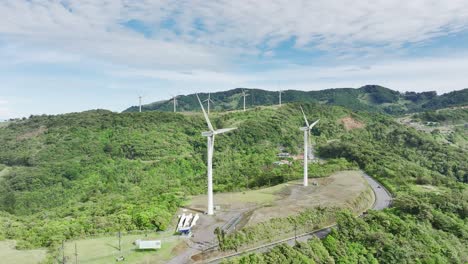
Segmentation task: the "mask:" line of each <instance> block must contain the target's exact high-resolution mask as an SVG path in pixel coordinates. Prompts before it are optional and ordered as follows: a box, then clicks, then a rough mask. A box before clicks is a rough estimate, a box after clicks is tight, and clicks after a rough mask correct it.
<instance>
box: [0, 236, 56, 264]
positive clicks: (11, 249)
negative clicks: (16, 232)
mask: <svg viewBox="0 0 468 264" xmlns="http://www.w3.org/2000/svg"><path fill="white" fill-rule="evenodd" d="M15 245H16V242H15V241H14V240H5V241H0V263H12V264H13V263H14V264H16V263H18V264H36V263H40V262H41V261H43V260H44V259H45V256H46V254H47V250H45V249H33V250H17V249H15Z"/></svg>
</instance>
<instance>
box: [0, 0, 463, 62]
mask: <svg viewBox="0 0 468 264" xmlns="http://www.w3.org/2000/svg"><path fill="white" fill-rule="evenodd" d="M0 17H2V23H0V34H3V35H4V37H5V38H6V39H7V41H9V42H22V43H24V42H27V43H31V45H33V44H34V45H40V46H45V47H48V48H52V49H57V50H66V51H68V52H72V53H78V54H81V53H83V54H85V55H87V56H90V57H93V58H94V57H95V56H98V57H101V58H103V59H105V60H115V61H117V62H119V63H123V64H130V65H136V64H140V65H141V64H146V65H159V66H168V67H176V66H177V67H184V66H185V68H189V67H190V66H191V67H193V66H200V67H211V68H216V67H219V66H216V65H218V64H220V63H222V62H226V60H229V58H232V57H226V56H233V54H260V53H262V50H261V49H260V48H258V47H260V46H262V47H266V48H267V49H268V50H270V49H272V48H275V47H277V46H278V44H279V43H280V42H282V41H285V40H288V39H290V38H295V39H296V43H295V46H296V47H297V48H311V47H312V46H313V47H316V48H319V49H323V50H335V51H336V52H339V53H343V52H346V51H349V52H355V51H356V49H357V50H360V51H364V52H369V51H372V50H374V49H379V50H381V49H382V48H383V47H387V48H392V49H393V48H395V47H400V46H401V45H403V44H405V43H414V42H424V41H427V40H428V39H431V38H434V37H437V36H441V35H447V34H450V33H453V32H459V31H461V30H464V29H466V28H467V25H468V3H467V1H466V0H451V1H437V0H413V1H409V2H408V1H406V0H393V1H387V0H375V1H367V0H361V1H356V0H344V1H328V0H316V1H308V0H302V1H301V0H296V1H286V0H271V1H266V0H239V1H231V0H219V1H204V0H192V1H183V0H178V1H177V0H176V1H169V0H161V1H149V0H147V1H131V0H112V1H110V0H101V1H92V0H80V1H78V0H63V1H59V0H48V1H43V0H32V1H26V0H5V1H2V2H1V3H0ZM129 20H137V21H141V23H143V24H144V25H145V27H147V28H148V29H149V30H151V31H152V32H153V35H152V37H151V38H146V37H144V36H143V35H142V34H140V33H138V32H134V31H132V30H130V29H128V28H125V27H123V26H122V25H121V23H123V22H126V21H129ZM163 23H166V24H170V26H169V27H168V26H166V27H162V26H161V25H162V24H163ZM376 45H377V46H378V48H375V46H376ZM266 54H272V53H271V52H270V51H267V52H266Z"/></svg>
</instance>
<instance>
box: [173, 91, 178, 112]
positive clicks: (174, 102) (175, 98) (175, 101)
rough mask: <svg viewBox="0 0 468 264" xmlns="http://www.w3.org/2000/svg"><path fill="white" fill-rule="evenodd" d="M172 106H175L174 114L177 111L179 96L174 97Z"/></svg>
mask: <svg viewBox="0 0 468 264" xmlns="http://www.w3.org/2000/svg"><path fill="white" fill-rule="evenodd" d="M172 104H174V113H175V112H176V111H177V108H176V107H177V95H175V96H173V97H172Z"/></svg>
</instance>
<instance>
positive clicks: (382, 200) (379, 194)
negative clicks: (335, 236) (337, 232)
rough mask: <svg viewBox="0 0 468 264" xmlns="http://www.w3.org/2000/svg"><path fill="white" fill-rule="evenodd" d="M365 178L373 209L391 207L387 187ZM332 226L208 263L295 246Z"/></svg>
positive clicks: (317, 235)
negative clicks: (282, 246)
mask: <svg viewBox="0 0 468 264" xmlns="http://www.w3.org/2000/svg"><path fill="white" fill-rule="evenodd" d="M364 178H365V179H366V180H367V182H368V183H369V185H370V187H371V188H372V190H373V191H374V194H375V202H374V205H373V206H372V209H373V210H383V209H385V208H387V207H389V206H390V205H391V203H392V196H391V194H390V192H389V191H387V189H385V187H384V186H383V185H381V184H380V183H379V182H377V181H376V180H375V179H374V178H372V177H370V176H369V175H367V174H365V175H364ZM331 228H332V227H327V228H323V229H320V230H318V231H315V232H312V233H309V234H305V235H302V236H299V237H297V238H294V237H292V238H288V239H284V240H281V241H277V242H273V243H270V244H267V245H263V246H259V247H256V248H252V249H250V250H246V251H243V252H239V253H234V254H231V255H228V256H224V257H222V258H218V259H213V260H211V261H208V262H206V263H211V264H214V263H220V262H221V261H222V260H223V259H227V258H233V257H237V256H239V255H242V254H245V253H254V252H255V253H261V252H266V251H268V250H270V249H271V248H273V247H275V246H277V245H279V244H283V243H286V244H289V245H291V246H293V245H294V244H295V243H296V242H295V241H296V239H297V241H300V242H303V241H307V240H309V239H311V238H312V237H314V236H315V237H318V238H324V237H325V236H327V235H328V234H329V233H330V232H331Z"/></svg>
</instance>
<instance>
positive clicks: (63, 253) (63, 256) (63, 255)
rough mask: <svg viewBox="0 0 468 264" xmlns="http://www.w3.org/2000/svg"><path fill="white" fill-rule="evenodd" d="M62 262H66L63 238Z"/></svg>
mask: <svg viewBox="0 0 468 264" xmlns="http://www.w3.org/2000/svg"><path fill="white" fill-rule="evenodd" d="M62 264H65V240H62Z"/></svg>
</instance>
